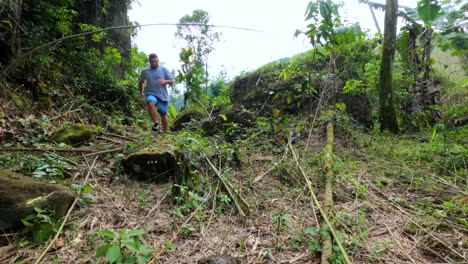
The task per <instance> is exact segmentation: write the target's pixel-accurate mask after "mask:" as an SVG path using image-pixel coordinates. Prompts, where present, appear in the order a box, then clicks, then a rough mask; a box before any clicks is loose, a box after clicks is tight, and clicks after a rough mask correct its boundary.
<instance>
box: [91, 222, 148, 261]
mask: <svg viewBox="0 0 468 264" xmlns="http://www.w3.org/2000/svg"><path fill="white" fill-rule="evenodd" d="M96 234H98V235H100V236H101V237H102V240H101V245H100V246H99V248H98V249H97V250H96V257H106V259H107V261H108V262H109V263H135V262H138V263H140V264H141V263H146V262H147V261H148V260H149V259H150V258H151V256H152V253H153V252H154V249H153V248H150V247H148V246H146V245H145V244H143V243H142V241H140V238H139V236H141V235H144V234H146V231H144V230H127V229H125V228H124V229H121V230H119V231H112V230H102V231H97V232H96Z"/></svg>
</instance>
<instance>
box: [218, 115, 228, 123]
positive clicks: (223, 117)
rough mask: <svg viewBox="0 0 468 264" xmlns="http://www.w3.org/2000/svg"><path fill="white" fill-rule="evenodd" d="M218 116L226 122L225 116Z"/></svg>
mask: <svg viewBox="0 0 468 264" xmlns="http://www.w3.org/2000/svg"><path fill="white" fill-rule="evenodd" d="M219 116H220V117H221V118H222V119H223V120H224V122H226V121H227V117H226V115H219Z"/></svg>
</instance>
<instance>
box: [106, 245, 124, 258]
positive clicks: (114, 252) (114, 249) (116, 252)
mask: <svg viewBox="0 0 468 264" xmlns="http://www.w3.org/2000/svg"><path fill="white" fill-rule="evenodd" d="M106 258H107V260H108V261H109V262H110V263H114V262H116V261H117V260H118V259H121V258H122V254H121V252H120V246H119V244H118V243H113V244H111V246H110V247H109V248H108V249H107V252H106Z"/></svg>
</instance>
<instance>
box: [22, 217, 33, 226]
mask: <svg viewBox="0 0 468 264" xmlns="http://www.w3.org/2000/svg"><path fill="white" fill-rule="evenodd" d="M21 222H22V223H23V225H24V226H25V227H33V226H34V224H32V223H30V222H28V221H26V218H25V219H21Z"/></svg>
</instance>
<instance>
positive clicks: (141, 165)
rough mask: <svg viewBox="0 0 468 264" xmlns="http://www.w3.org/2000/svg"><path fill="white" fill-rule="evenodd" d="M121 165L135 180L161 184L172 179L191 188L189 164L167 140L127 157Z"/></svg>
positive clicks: (180, 152)
mask: <svg viewBox="0 0 468 264" xmlns="http://www.w3.org/2000/svg"><path fill="white" fill-rule="evenodd" d="M123 165H124V166H125V168H127V169H128V170H129V171H130V172H131V174H132V176H133V177H134V178H135V179H136V180H140V181H151V182H157V183H162V182H167V181H169V179H171V178H172V180H173V182H175V183H177V184H179V185H183V186H191V177H190V166H189V162H187V159H186V157H185V155H184V154H183V153H182V151H180V150H178V149H177V148H176V147H174V146H173V145H172V144H170V142H169V141H168V140H167V139H162V140H159V141H158V142H157V143H156V144H155V145H154V146H152V147H148V148H145V149H142V150H139V151H137V152H135V153H132V154H130V155H128V156H127V157H126V158H125V159H124V161H123Z"/></svg>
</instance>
